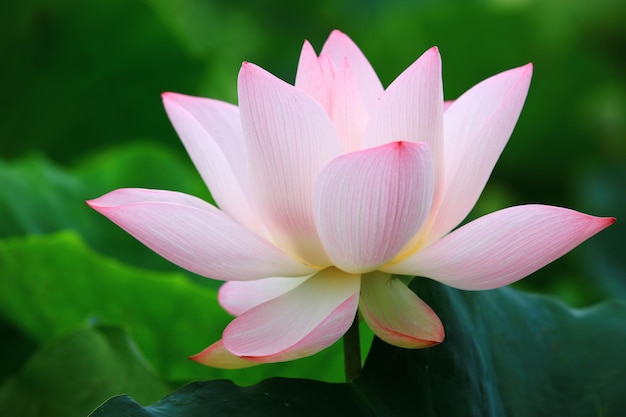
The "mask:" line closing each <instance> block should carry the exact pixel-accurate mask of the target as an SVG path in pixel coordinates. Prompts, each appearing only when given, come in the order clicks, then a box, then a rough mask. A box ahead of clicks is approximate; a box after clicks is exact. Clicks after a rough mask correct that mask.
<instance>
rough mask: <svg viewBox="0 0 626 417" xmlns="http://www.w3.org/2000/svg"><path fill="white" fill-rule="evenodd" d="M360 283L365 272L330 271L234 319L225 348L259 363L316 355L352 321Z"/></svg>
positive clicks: (228, 329) (319, 274)
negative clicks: (355, 273) (359, 273)
mask: <svg viewBox="0 0 626 417" xmlns="http://www.w3.org/2000/svg"><path fill="white" fill-rule="evenodd" d="M360 281H361V277H360V275H351V274H347V273H345V272H342V271H339V270H338V269H335V268H328V269H325V270H323V271H321V272H319V273H317V274H316V275H314V276H313V277H311V278H309V279H308V280H306V281H305V282H304V283H303V284H301V285H299V286H298V287H296V288H295V289H293V290H291V291H289V292H287V293H285V294H283V295H281V296H279V297H277V298H274V299H272V300H270V301H268V302H266V303H264V304H261V305H260V306H258V307H255V308H253V309H252V310H248V311H247V312H245V313H243V314H242V315H240V316H239V317H237V318H236V319H234V320H233V321H232V322H231V323H230V324H229V325H228V327H227V328H226V330H224V335H223V341H224V346H225V347H226V349H228V351H230V352H231V353H232V354H234V355H236V356H239V357H242V358H245V359H248V360H252V361H257V362H279V361H287V360H293V359H297V358H302V357H305V356H310V355H313V354H315V353H317V352H319V351H320V350H322V349H325V348H326V347H328V346H330V345H331V344H333V343H334V342H335V341H337V340H338V339H339V338H340V337H341V336H343V335H344V333H345V332H346V331H347V330H348V328H349V327H350V325H351V324H352V322H353V320H354V317H355V314H356V311H357V306H358V298H359V295H358V293H359V286H360Z"/></svg>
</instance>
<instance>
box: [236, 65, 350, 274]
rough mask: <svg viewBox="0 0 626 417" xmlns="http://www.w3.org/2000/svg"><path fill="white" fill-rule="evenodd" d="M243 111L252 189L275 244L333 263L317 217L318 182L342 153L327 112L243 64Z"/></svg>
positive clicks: (307, 258) (311, 259)
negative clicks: (320, 235)
mask: <svg viewBox="0 0 626 417" xmlns="http://www.w3.org/2000/svg"><path fill="white" fill-rule="evenodd" d="M239 109H240V112H241V120H242V124H243V128H244V133H245V135H246V138H247V141H248V142H247V145H248V146H247V147H248V158H249V169H250V178H251V180H250V181H251V184H250V186H251V189H252V190H253V192H254V193H255V195H256V200H257V202H258V208H259V211H260V214H261V216H262V218H263V220H264V223H265V224H266V225H267V228H268V230H270V231H271V233H272V236H273V238H274V241H275V242H276V244H277V245H278V246H279V247H280V248H282V249H283V250H285V251H286V252H288V253H289V254H291V255H292V256H293V257H295V258H298V259H302V260H304V261H306V262H309V263H311V264H315V265H322V266H324V265H329V264H330V262H329V261H328V258H327V256H326V254H325V253H324V249H323V248H322V246H321V243H320V242H319V238H318V236H317V231H316V229H315V222H314V220H313V213H312V207H313V201H312V200H313V197H312V196H313V185H314V182H315V179H316V178H317V175H318V174H319V172H320V170H321V169H322V167H323V166H324V165H325V164H326V163H327V162H328V161H329V160H331V159H332V158H333V157H335V156H337V155H339V154H340V153H341V147H340V144H339V139H338V138H337V134H336V132H335V128H334V126H333V125H332V122H331V121H330V118H329V117H328V115H327V114H326V113H325V112H324V110H323V109H322V108H321V107H320V106H319V105H318V104H317V103H316V102H315V101H313V100H312V99H311V98H310V97H309V96H307V95H306V94H305V93H303V92H302V91H300V90H299V89H297V88H295V87H293V86H291V85H289V84H287V83H285V82H283V81H281V80H279V79H278V78H276V77H274V76H273V75H271V74H269V73H268V72H266V71H264V70H262V69H261V68H259V67H257V66H255V65H252V64H248V63H244V65H243V67H242V69H241V72H240V74H239Z"/></svg>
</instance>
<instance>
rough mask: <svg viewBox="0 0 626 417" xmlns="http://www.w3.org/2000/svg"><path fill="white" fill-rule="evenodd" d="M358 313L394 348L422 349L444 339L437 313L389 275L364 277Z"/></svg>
mask: <svg viewBox="0 0 626 417" xmlns="http://www.w3.org/2000/svg"><path fill="white" fill-rule="evenodd" d="M359 312H360V313H361V316H362V317H363V319H365V321H366V322H367V325H368V326H369V327H370V329H372V331H373V332H374V333H375V334H376V336H378V337H379V338H381V339H382V340H384V341H385V342H387V343H389V344H391V345H394V346H398V347H402V348H407V349H419V348H425V347H429V346H432V345H435V344H437V343H441V342H442V341H443V338H444V330H443V325H442V324H441V320H439V317H437V314H435V312H434V311H433V310H432V309H431V308H430V307H429V306H428V304H426V303H425V302H424V301H422V300H421V299H420V298H419V297H418V296H417V295H416V294H415V293H414V292H413V291H411V290H410V289H409V288H408V287H407V286H406V285H404V283H403V282H401V281H400V280H399V279H396V278H392V277H391V275H389V274H385V273H382V272H378V271H376V272H372V273H369V274H366V275H364V276H363V278H362V282H361V298H360V300H359Z"/></svg>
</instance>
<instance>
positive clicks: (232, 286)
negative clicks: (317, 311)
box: [218, 276, 309, 316]
mask: <svg viewBox="0 0 626 417" xmlns="http://www.w3.org/2000/svg"><path fill="white" fill-rule="evenodd" d="M308 278H309V277H308V276H306V277H299V278H291V277H290V278H283V277H276V278H265V279H258V280H255V281H228V282H225V283H224V284H223V285H222V286H221V287H220V289H219V292H218V299H219V301H220V305H221V306H222V307H223V308H224V310H226V311H228V312H229V313H230V314H232V315H233V316H238V315H240V314H243V313H245V312H246V311H248V310H250V309H252V308H254V307H256V306H259V305H261V304H263V303H264V302H266V301H269V300H271V299H272V298H276V297H278V296H280V295H283V294H285V293H286V292H289V291H291V290H292V289H294V288H296V287H297V286H298V285H300V284H302V283H303V282H304V281H306V280H307V279H308Z"/></svg>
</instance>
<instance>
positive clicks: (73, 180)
mask: <svg viewBox="0 0 626 417" xmlns="http://www.w3.org/2000/svg"><path fill="white" fill-rule="evenodd" d="M625 27H626V2H623V1H621V0H598V1H594V2H588V1H582V0H580V1H578V0H482V1H462V0H445V1H435V0H422V1H409V0H384V1H383V0H362V1H357V0H351V1H350V0H344V1H334V0H321V1H317V2H293V1H287V0H278V1H270V0H265V1H252V0H247V1H224V0H220V1H217V0H215V1H203V0H176V1H172V0H144V1H122V0H91V1H88V2H85V1H79V0H63V1H51V0H24V1H20V2H8V3H6V4H3V7H2V13H0V33H1V35H0V56H1V58H0V59H1V61H0V87H1V90H0V91H2V94H3V96H4V99H3V100H1V101H0V109H1V111H0V334H1V335H2V342H1V343H2V345H1V348H2V360H0V362H2V364H1V368H0V371H1V372H0V376H1V377H2V381H3V382H2V384H3V385H2V388H1V389H0V410H2V409H4V410H13V409H19V410H21V413H22V414H20V415H33V416H38V415H44V412H50V410H53V411H57V412H59V410H62V411H63V412H62V414H63V413H64V414H63V415H85V412H83V411H80V412H78V411H76V410H84V409H87V410H88V409H90V408H89V407H91V408H93V406H95V405H97V404H98V402H101V401H103V400H104V399H106V398H107V396H109V395H113V394H115V393H118V392H129V391H130V392H134V393H135V394H134V395H135V396H136V398H138V399H141V398H145V401H148V402H150V401H154V400H155V394H154V392H156V391H158V392H159V393H162V392H166V391H167V390H168V389H170V388H171V387H172V386H177V385H180V384H181V383H184V382H187V381H190V380H193V379H210V378H216V377H227V378H232V379H234V380H235V381H237V382H238V383H242V384H249V383H253V382H255V381H258V380H260V379H262V378H265V377H268V376H272V375H287V376H302V377H311V378H319V379H323V380H331V381H333V380H341V369H340V362H341V358H340V354H339V353H340V350H338V349H334V350H333V349H331V350H330V351H329V352H330V353H325V354H323V355H321V356H319V355H318V357H316V358H314V359H311V360H304V361H298V362H295V364H291V365H289V364H288V365H276V366H264V367H261V368H260V369H261V370H258V368H254V370H249V371H243V372H239V373H232V372H221V371H215V370H211V369H208V368H204V367H202V366H200V365H196V364H194V363H191V362H189V363H188V362H186V359H185V356H188V355H191V354H193V353H196V352H198V351H199V350H201V349H202V348H204V347H205V346H206V345H208V344H209V343H211V342H212V341H213V340H215V339H217V338H219V335H220V331H221V329H222V328H223V326H224V325H225V323H227V322H228V320H229V318H228V316H227V315H226V314H225V313H224V312H222V311H221V310H220V309H219V307H218V306H216V303H215V288H217V284H216V283H215V282H212V281H210V280H206V279H198V278H197V277H193V276H191V274H188V273H186V272H185V271H181V270H180V269H178V268H176V267H175V266H173V265H171V264H169V263H167V262H165V261H163V260H161V259H160V258H158V256H156V255H154V254H152V253H151V252H150V251H149V250H147V249H145V248H143V247H142V246H141V245H139V244H137V243H136V242H134V240H133V239H132V238H130V237H128V236H126V235H125V234H124V233H123V232H121V231H119V230H117V228H116V227H115V226H114V225H113V224H111V223H109V222H108V221H107V220H105V219H102V218H100V216H99V215H97V214H96V213H94V212H91V211H90V210H89V209H88V208H87V207H86V206H85V205H84V200H85V199H89V198H94V197H97V196H99V195H101V194H103V193H105V192H107V191H110V190H112V189H115V188H120V187H148V188H164V189H172V190H179V191H184V192H188V193H192V194H195V195H198V196H200V197H203V198H207V199H209V198H210V195H209V193H208V191H207V190H206V188H205V187H204V186H203V184H202V182H201V181H200V178H199V176H198V174H197V173H196V172H195V171H194V169H193V166H192V164H191V162H190V161H189V159H188V157H187V156H186V154H185V152H184V149H183V146H182V145H181V143H180V142H179V140H178V138H177V137H176V135H175V132H174V130H173V129H172V127H171V125H170V124H169V121H168V119H167V117H166V115H165V112H164V111H163V108H162V105H161V100H160V94H161V93H162V92H164V91H176V92H181V93H186V94H192V95H199V96H207V97H214V98H219V99H222V100H226V101H229V102H236V97H237V96H236V77H237V72H238V70H239V67H240V65H241V62H242V61H251V62H254V63H256V64H258V65H260V66H262V67H264V68H265V69H267V70H269V71H271V72H272V73H274V74H276V75H277V76H279V77H281V78H282V79H284V80H286V81H288V82H293V80H294V76H295V70H296V65H297V58H298V54H299V50H300V48H301V46H302V42H303V40H304V39H308V40H309V41H310V42H311V43H312V44H313V45H314V47H316V49H317V50H318V51H319V50H320V49H321V46H322V44H323V42H324V40H325V39H326V37H327V36H328V34H329V33H330V31H331V30H333V29H340V30H342V31H344V32H346V33H347V34H348V35H349V36H350V37H352V39H353V40H354V41H355V42H356V43H357V44H358V45H359V46H360V47H361V49H362V50H363V51H364V53H365V54H366V56H367V57H368V58H369V59H370V62H371V63H372V65H373V66H374V68H375V69H376V71H377V72H378V74H379V76H380V78H381V80H382V81H383V84H385V85H388V84H389V83H390V82H391V81H392V80H393V79H394V78H395V77H396V76H397V75H398V74H399V73H400V72H401V71H402V70H403V69H404V68H406V67H407V66H408V65H409V64H410V63H412V62H413V61H414V60H415V59H416V58H417V57H418V56H419V55H421V53H422V52H423V51H425V50H426V49H428V48H429V47H431V46H433V45H437V46H438V47H439V49H440V51H441V54H442V58H443V77H444V88H445V97H446V99H454V98H456V97H458V96H459V95H460V94H462V93H463V92H464V91H465V90H466V89H468V88H470V87H471V86H472V85H474V84H475V83H477V82H479V81H481V80H483V79H485V78H487V77H488V76H491V75H494V74H496V73H498V72H500V71H503V70H505V69H509V68H512V67H516V66H520V65H523V64H526V63H527V62H533V63H534V76H533V81H532V84H531V89H530V93H529V96H528V99H527V102H526V105H525V108H524V110H523V112H522V115H521V118H520V120H519V122H518V125H517V128H516V130H515V132H514V133H513V136H512V138H511V140H510V142H509V144H508V146H507V148H506V149H505V151H504V153H503V155H502V157H501V158H500V160H499V162H498V165H497V166H496V169H495V171H494V173H493V176H492V178H491V180H490V182H489V184H488V186H487V188H486V190H485V192H484V193H483V196H482V197H481V200H480V202H479V204H478V205H477V207H476V209H475V211H474V212H473V213H472V215H471V216H470V217H475V216H478V215H480V214H484V213H487V212H491V211H494V210H497V209H499V208H503V207H507V206H511V205H516V204H524V203H532V202H538V203H547V204H553V205H559V206H565V207H570V208H574V209H576V210H579V211H584V212H587V213H590V214H595V215H600V216H615V217H617V218H618V222H617V223H616V224H615V225H613V226H612V227H611V228H610V229H608V230H606V231H604V232H602V233H601V234H600V235H599V236H596V237H594V238H593V239H592V240H591V241H589V242H586V243H585V244H583V245H582V246H581V247H580V248H578V249H576V250H575V251H573V252H572V253H570V254H569V255H567V256H566V257H564V258H562V259H561V260H559V261H557V262H555V263H553V264H551V265H550V266H548V267H546V268H544V269H543V270H541V271H539V272H537V273H536V274H534V275H533V276H531V277H529V278H527V279H525V280H524V281H522V282H520V283H519V284H516V286H517V287H518V288H520V289H522V290H524V291H531V292H536V293H543V294H547V295H550V296H554V297H558V298H559V299H561V300H562V301H563V302H565V303H567V304H570V305H572V306H575V307H584V306H590V305H593V304H594V303H598V302H601V301H603V300H606V299H609V298H621V299H625V298H626V282H625V280H626V272H625V271H626V262H625V257H626V256H625V254H624V249H623V247H624V245H623V243H622V240H623V237H624V236H625V233H624V231H625V227H624V224H623V220H624V219H626V216H625V215H624V214H625V213H626V211H625V209H624V207H626V190H625V186H624V185H625V179H626V29H624V28H625ZM620 238H621V239H620ZM120 329H121V330H120ZM94 346H97V348H96V347H94ZM129 346H130V347H129ZM126 348H128V349H126ZM99 349H101V350H99ZM86 352H87V353H86ZM119 352H124V353H119ZM338 352H339V353H338ZM89 355H92V356H93V357H92V356H89ZM134 355H143V356H142V357H144V359H137V357H135V356H134ZM324 355H325V356H324ZM104 357H106V358H107V359H106V360H105V359H103V358H104ZM125 361H126V362H125ZM137 361H139V362H140V363H142V364H143V365H145V367H142V366H143V365H142V366H139V368H141V369H139V368H138V369H135V368H137V366H138V365H137V366H135V365H132V366H130V365H128V364H129V363H133V364H136V363H138V362H137ZM181 362H182V363H181ZM123 364H126V365H123ZM320 364H322V365H321V366H320ZM337 364H339V365H337ZM337 367H339V370H338V371H337V370H336V369H335V368H337ZM124 372H126V373H128V372H131V374H128V375H127V374H125V373H124ZM246 372H247V373H246ZM144 374H145V375H144ZM70 375H71V376H70ZM146 375H147V376H146ZM137 378H138V379H137ZM141 378H146V380H150V381H155V380H158V382H155V383H154V384H155V385H154V387H153V388H154V391H150V392H146V393H140V394H137V393H136V389H138V388H137V387H145V386H146V384H147V383H146V382H145V381H146V380H143V379H141ZM135 379H137V381H143V382H141V383H139V382H137V383H134V385H133V386H132V387H130V388H129V387H128V386H127V385H124V384H123V383H122V382H123V381H135ZM94 380H98V381H99V382H98V384H99V385H97V384H96V385H94ZM152 383H153V382H150V384H152ZM150 384H147V385H150ZM51 386H52V387H55V388H54V389H52V393H50V392H49V391H50V390H49V389H48V391H46V389H45V388H44V387H51ZM133 389H134V390H135V391H133ZM38 390H39V391H38ZM159 390H160V391H159ZM44 391H45V392H47V393H46V394H44ZM77 391H80V392H81V393H83V394H82V396H80V401H81V403H80V406H79V405H76V404H74V403H71V401H77V400H76V398H75V397H76V395H73V397H74V400H69V399H67V398H66V397H64V395H66V394H67V395H68V396H72V395H70V394H69V393H75V392H77ZM148 391H149V390H148ZM142 395H143V397H142ZM33 398H37V400H33ZM156 398H159V397H158V396H157V397H156ZM70 403H71V404H72V407H70V408H71V409H72V410H74V411H68V409H67V406H68V404H70ZM94 404H95V405H94ZM3 407H4V408H3ZM16 407H18V408H16ZM19 407H22V408H19ZM55 407H57V408H55ZM58 407H66V408H58ZM80 407H82V408H80ZM72 412H74V413H75V414H71V413H72ZM87 412H88V411H87ZM68 413H69V414H68ZM81 413H82V414H81Z"/></svg>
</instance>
